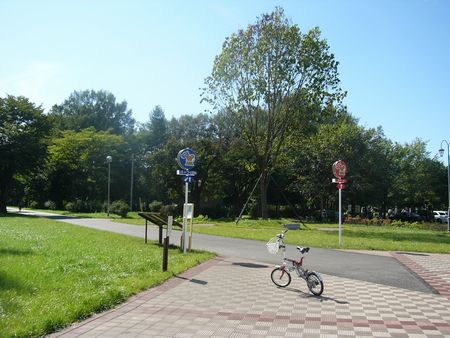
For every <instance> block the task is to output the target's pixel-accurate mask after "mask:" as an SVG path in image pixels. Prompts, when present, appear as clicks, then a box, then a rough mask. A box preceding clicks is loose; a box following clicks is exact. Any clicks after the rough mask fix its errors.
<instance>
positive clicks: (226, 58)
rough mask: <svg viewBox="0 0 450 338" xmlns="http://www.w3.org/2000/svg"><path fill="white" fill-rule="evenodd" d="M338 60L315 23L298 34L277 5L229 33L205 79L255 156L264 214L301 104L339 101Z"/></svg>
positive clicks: (208, 93)
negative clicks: (275, 171)
mask: <svg viewBox="0 0 450 338" xmlns="http://www.w3.org/2000/svg"><path fill="white" fill-rule="evenodd" d="M337 66H338V62H336V61H335V59H334V55H333V54H331V53H330V52H329V46H328V44H327V42H326V41H325V40H322V39H321V37H320V30H319V29H318V28H315V29H312V30H311V31H309V32H308V33H306V34H302V33H301V32H300V29H299V27H298V26H297V25H292V24H291V23H290V22H289V20H288V19H287V18H286V17H285V15H284V12H283V10H282V9H281V8H277V9H276V10H275V11H274V12H272V13H270V14H264V15H263V16H262V17H261V18H259V19H258V20H257V22H256V23H255V24H253V25H249V26H248V27H247V29H246V30H239V31H238V32H237V33H235V34H232V35H231V36H230V37H229V38H227V39H226V40H225V42H224V44H223V47H222V52H221V53H220V54H219V55H218V56H217V57H216V58H215V61H214V65H213V70H212V74H211V76H209V77H208V78H207V79H206V80H205V84H206V87H205V89H204V92H203V99H204V100H206V101H207V102H209V103H210V104H211V105H212V107H213V108H214V109H217V110H219V111H220V110H225V111H228V112H230V114H232V116H233V117H234V119H235V120H236V121H237V123H236V125H237V126H238V127H239V128H240V132H241V135H242V136H243V137H244V138H245V140H246V141H247V143H248V144H249V146H250V147H251V148H252V150H253V153H254V155H255V157H256V159H257V166H258V169H259V171H260V173H261V180H260V196H261V210H262V216H263V218H267V215H268V213H267V187H268V184H269V179H270V174H271V171H272V170H273V167H274V165H275V164H276V162H277V158H278V155H279V153H280V149H281V147H282V145H283V143H284V139H285V135H286V134H287V132H288V130H289V127H290V125H292V122H293V121H294V120H295V118H296V115H297V113H298V112H299V111H301V109H302V106H305V107H306V106H311V104H312V103H313V102H314V103H317V104H318V105H327V104H330V103H331V102H334V101H340V100H341V99H342V97H343V95H344V94H343V93H342V91H341V90H340V88H339V79H338V71H337Z"/></svg>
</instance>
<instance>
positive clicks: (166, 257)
mask: <svg viewBox="0 0 450 338" xmlns="http://www.w3.org/2000/svg"><path fill="white" fill-rule="evenodd" d="M168 261H169V237H166V238H164V249H163V266H162V268H163V271H167V265H168Z"/></svg>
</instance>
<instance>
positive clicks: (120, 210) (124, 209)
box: [109, 200, 130, 217]
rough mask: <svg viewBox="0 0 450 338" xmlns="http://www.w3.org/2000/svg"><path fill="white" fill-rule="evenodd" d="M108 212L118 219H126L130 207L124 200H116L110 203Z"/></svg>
mask: <svg viewBox="0 0 450 338" xmlns="http://www.w3.org/2000/svg"><path fill="white" fill-rule="evenodd" d="M109 211H110V212H111V213H113V214H116V215H119V216H120V217H126V216H127V214H128V211H130V207H129V206H128V204H127V202H125V201H124V200H118V201H114V202H112V203H111V206H110V208H109Z"/></svg>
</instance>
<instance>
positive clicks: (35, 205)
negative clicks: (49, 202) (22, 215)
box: [30, 201, 39, 209]
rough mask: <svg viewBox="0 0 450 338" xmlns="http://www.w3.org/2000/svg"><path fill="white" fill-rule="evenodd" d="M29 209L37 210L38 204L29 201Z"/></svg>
mask: <svg viewBox="0 0 450 338" xmlns="http://www.w3.org/2000/svg"><path fill="white" fill-rule="evenodd" d="M30 208H31V209H38V208H39V202H37V201H31V202H30Z"/></svg>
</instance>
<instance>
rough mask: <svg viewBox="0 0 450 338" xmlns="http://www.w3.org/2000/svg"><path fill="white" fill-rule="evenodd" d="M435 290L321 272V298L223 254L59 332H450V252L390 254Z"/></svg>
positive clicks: (181, 334)
mask: <svg viewBox="0 0 450 338" xmlns="http://www.w3.org/2000/svg"><path fill="white" fill-rule="evenodd" d="M392 255H393V256H394V257H395V258H397V259H399V260H401V261H402V263H404V264H406V265H407V266H408V267H409V268H410V269H411V270H412V271H414V272H416V273H418V274H419V275H421V276H422V278H423V279H424V280H425V281H427V282H428V283H429V284H430V285H431V286H432V287H434V289H435V290H436V293H425V292H417V291H410V290H405V289H400V288H395V287H391V286H385V285H380V284H374V283H369V282H363V281H358V280H351V279H347V278H340V277H334V276H329V275H323V278H324V283H325V291H324V293H323V295H322V297H313V296H312V295H310V294H309V293H308V290H307V288H306V285H305V282H304V281H303V280H300V279H297V278H294V279H293V282H292V283H291V285H290V286H289V287H288V288H285V289H281V288H277V287H275V285H273V284H272V282H271V280H270V272H271V269H272V266H270V265H267V264H263V263H258V262H250V261H242V260H236V259H234V260H232V259H229V258H223V257H218V258H216V259H213V260H211V261H209V262H207V263H204V264H202V265H200V266H198V267H195V268H193V269H191V270H189V271H187V272H186V273H184V274H183V275H180V276H177V277H174V278H172V279H171V280H169V281H168V282H166V283H164V284H162V285H160V286H158V287H156V288H153V289H149V290H148V291H145V292H143V293H141V294H139V295H137V296H135V297H133V298H131V299H130V300H129V301H128V302H126V303H124V304H122V305H121V306H119V307H117V308H116V309H113V310H110V311H108V312H105V313H102V314H98V315H96V316H94V317H93V318H90V319H88V320H86V321H84V322H81V323H78V324H76V325H74V326H72V327H69V328H67V329H66V330H64V331H62V332H59V333H56V334H54V335H52V336H53V337H180V338H181V337H186V338H187V337H336V336H338V337H364V336H366V337H450V296H449V293H448V291H449V286H450V269H449V267H450V255H438V254H407V253H392Z"/></svg>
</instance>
